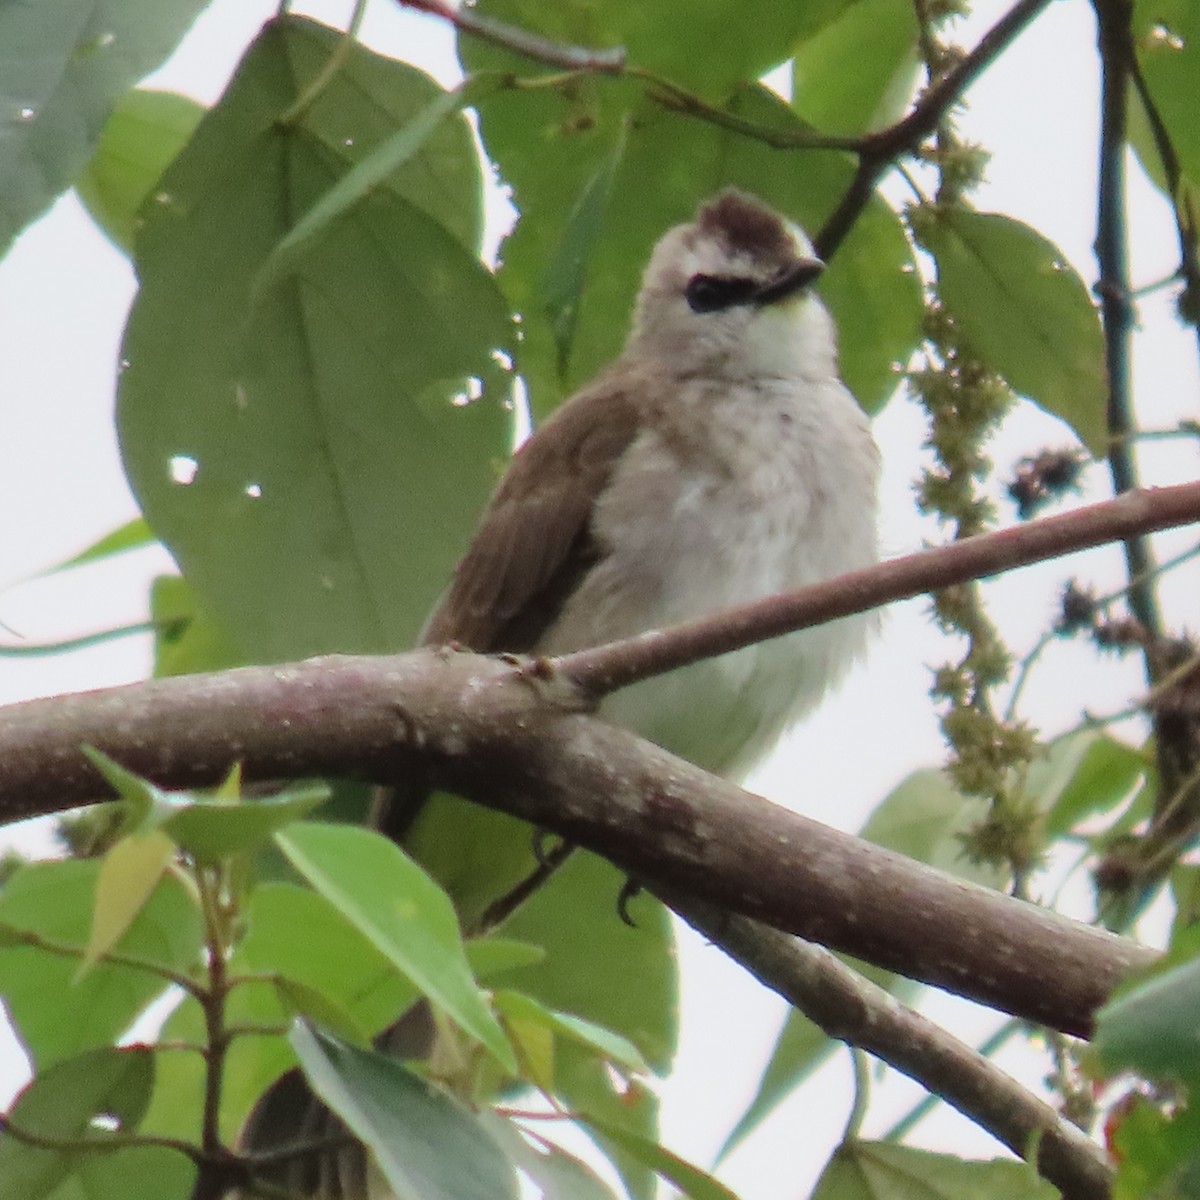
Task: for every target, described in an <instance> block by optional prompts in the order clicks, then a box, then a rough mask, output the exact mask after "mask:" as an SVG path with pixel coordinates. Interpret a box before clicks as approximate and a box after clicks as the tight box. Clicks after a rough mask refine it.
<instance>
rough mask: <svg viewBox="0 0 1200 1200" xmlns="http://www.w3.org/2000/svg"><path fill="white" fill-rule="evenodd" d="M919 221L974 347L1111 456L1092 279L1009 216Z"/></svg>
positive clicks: (920, 213) (950, 212)
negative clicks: (1086, 281)
mask: <svg viewBox="0 0 1200 1200" xmlns="http://www.w3.org/2000/svg"><path fill="white" fill-rule="evenodd" d="M913 218H914V219H913V226H914V229H915V231H916V233H917V235H918V237H919V238H920V240H921V241H922V242H923V243H924V244H925V245H926V246H927V247H928V248H929V250H930V252H931V253H932V254H933V255H934V257H935V258H936V259H937V267H938V291H939V293H940V294H941V297H942V299H943V300H944V301H945V303H946V306H947V308H949V310H950V312H951V313H952V314H953V315H954V319H955V321H956V322H957V324H958V327H959V329H960V330H961V331H962V334H963V337H964V338H965V339H966V341H967V342H968V343H969V344H970V346H971V348H972V349H973V350H974V351H975V352H976V353H977V354H978V355H979V356H980V357H981V358H983V359H984V361H985V362H987V363H988V364H989V365H990V366H991V367H993V368H994V369H995V370H996V371H998V372H999V373H1000V374H1001V375H1003V376H1004V378H1005V379H1007V380H1008V382H1009V383H1010V384H1011V385H1012V387H1013V388H1014V390H1016V391H1018V392H1020V393H1021V394H1022V395H1023V396H1028V397H1029V399H1030V400H1032V401H1033V402H1034V403H1035V404H1037V405H1038V406H1039V407H1040V408H1043V409H1045V410H1046V412H1048V413H1052V414H1053V415H1054V416H1056V417H1059V418H1060V419H1061V420H1063V421H1065V422H1066V423H1067V424H1068V425H1070V426H1071V428H1072V429H1073V430H1074V431H1075V433H1076V434H1077V435H1078V437H1079V440H1080V441H1081V442H1082V443H1083V444H1084V445H1085V446H1086V447H1087V448H1088V449H1089V450H1090V451H1091V452H1092V453H1093V454H1095V455H1102V454H1103V453H1104V452H1105V450H1106V448H1107V445H1108V432H1107V427H1106V424H1105V398H1106V396H1107V388H1106V384H1105V373H1104V334H1103V331H1102V329H1101V327H1100V317H1099V315H1098V314H1097V312H1096V308H1095V305H1094V304H1093V303H1092V300H1091V297H1090V296H1089V295H1088V290H1087V288H1086V287H1085V286H1084V283H1083V280H1082V279H1080V278H1079V276H1078V275H1077V274H1076V273H1075V271H1074V269H1073V268H1072V267H1071V266H1070V265H1069V264H1068V263H1067V262H1066V261H1065V260H1064V258H1063V257H1062V254H1061V253H1060V252H1059V250H1058V248H1057V247H1056V246H1055V245H1054V243H1053V242H1051V241H1049V240H1047V239H1046V238H1044V237H1043V236H1042V235H1041V234H1040V233H1038V232H1037V230H1035V229H1031V228H1030V227H1029V226H1028V225H1025V224H1022V223H1021V222H1020V221H1016V220H1013V218H1011V217H1005V216H1002V215H1000V214H999V213H979V212H972V211H970V210H968V209H963V208H945V209H923V210H914V214H913Z"/></svg>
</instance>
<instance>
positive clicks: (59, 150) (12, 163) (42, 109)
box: [0, 0, 206, 255]
mask: <svg viewBox="0 0 1200 1200" xmlns="http://www.w3.org/2000/svg"><path fill="white" fill-rule="evenodd" d="M205 3H206V0H160V2H158V3H154V4H145V3H143V2H142V0H38V3H36V4H21V3H9V4H3V5H0V80H3V85H2V86H3V99H2V100H0V179H2V180H4V186H3V188H0V255H3V254H4V253H5V252H6V251H7V249H8V247H9V245H10V244H11V243H12V240H13V238H14V237H16V235H17V234H18V233H19V232H20V231H21V229H22V228H23V227H24V226H25V225H26V224H28V222H29V221H31V220H33V219H34V218H35V217H37V216H40V215H41V213H42V212H44V211H45V209H47V208H48V207H49V205H50V202H51V201H52V200H53V199H54V198H55V196H57V195H58V193H59V192H61V191H62V190H63V189H64V188H65V187H67V186H69V184H70V183H71V181H72V180H73V179H74V178H75V176H76V175H77V174H78V172H79V171H80V169H81V168H82V167H83V165H84V164H85V163H86V162H87V160H88V157H89V156H90V155H91V153H92V150H93V149H94V148H95V146H96V143H97V141H98V140H99V138H100V132H101V130H102V129H103V127H104V122H105V120H106V119H107V117H108V114H109V112H110V111H111V109H112V107H113V104H114V102H115V101H116V100H117V98H118V97H119V96H121V94H122V93H123V92H124V91H125V90H126V89H127V88H128V87H130V86H131V85H132V84H134V83H136V82H137V80H138V79H140V78H141V77H142V76H143V75H145V74H147V73H148V72H150V71H152V70H153V69H154V68H155V67H157V66H158V65H159V64H160V63H161V62H163V61H164V60H165V59H166V57H167V56H168V55H169V54H170V53H171V51H172V50H174V49H175V46H176V44H177V43H178V42H179V39H180V38H181V37H183V35H184V33H186V32H187V29H188V27H189V26H190V25H191V23H192V21H193V20H195V17H196V14H197V13H199V12H200V10H201V9H202V8H204V7H205Z"/></svg>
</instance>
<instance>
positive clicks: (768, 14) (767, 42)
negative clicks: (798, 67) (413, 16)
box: [460, 0, 846, 99]
mask: <svg viewBox="0 0 1200 1200" xmlns="http://www.w3.org/2000/svg"><path fill="white" fill-rule="evenodd" d="M845 2H846V0H833V3H830V2H829V0H825V3H824V4H823V5H822V6H820V7H821V8H822V11H820V12H818V13H817V14H815V16H814V15H810V14H809V13H808V12H806V11H805V10H806V8H807V7H809V6H807V5H804V4H793V3H790V2H789V0H657V2H656V3H654V4H647V3H646V2H645V0H559V2H558V3H555V4H546V3H544V2H543V0H480V2H479V3H478V4H477V5H475V6H474V7H475V11H476V12H477V13H478V14H479V15H481V16H484V17H490V18H493V19H496V20H499V21H503V22H505V23H506V24H509V25H515V26H518V27H520V28H521V29H526V30H529V31H531V32H534V33H539V34H542V35H543V36H545V37H549V38H551V39H553V40H554V41H558V42H568V43H576V44H579V45H584V46H591V47H596V48H604V47H610V46H623V47H625V49H626V50H627V51H628V53H629V61H630V63H631V64H633V65H634V66H636V67H639V68H641V69H643V70H647V71H653V72H654V73H655V74H658V75H662V76H665V77H666V78H667V79H669V80H671V81H672V82H673V83H676V84H679V85H681V86H683V87H685V88H689V89H691V90H693V91H696V92H699V93H700V94H702V95H704V96H707V97H709V98H711V99H719V98H721V97H723V96H725V95H726V94H727V93H728V92H729V91H730V89H731V88H732V87H733V86H734V85H735V84H737V83H739V82H742V81H745V80H753V79H757V78H758V77H759V76H760V75H762V74H763V73H764V72H765V71H767V70H769V69H770V68H771V67H773V66H775V65H776V64H778V63H781V62H783V61H784V60H785V59H786V58H788V57H789V55H790V54H791V51H792V46H793V45H794V43H795V41H796V39H797V37H799V36H800V35H801V33H803V32H804V31H805V30H807V29H811V28H813V26H814V24H815V23H817V22H820V21H821V20H823V19H828V18H829V17H831V16H832V15H833V12H834V11H835V10H836V9H837V8H839V7H840V6H841V4H842V3H845ZM460 53H461V54H462V57H463V61H464V63H466V64H468V66H469V68H470V69H472V70H474V69H476V68H477V66H478V64H479V62H481V61H483V60H484V59H485V58H487V56H488V50H487V47H484V46H479V45H476V44H475V43H474V40H473V39H470V40H466V41H464V42H463V43H462V44H461V45H460ZM514 61H515V62H516V65H517V66H518V69H519V70H520V71H521V73H522V74H527V73H529V63H528V62H527V61H520V60H514Z"/></svg>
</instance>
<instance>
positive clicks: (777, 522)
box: [251, 188, 879, 1200]
mask: <svg viewBox="0 0 1200 1200" xmlns="http://www.w3.org/2000/svg"><path fill="white" fill-rule="evenodd" d="M824 269H825V267H824V264H823V263H822V262H821V260H820V259H819V258H818V257H817V256H816V254H815V253H814V250H813V247H812V244H811V242H810V241H809V240H808V238H807V236H806V235H805V234H804V233H803V231H802V230H800V229H799V228H798V227H797V226H796V225H795V224H793V223H792V222H791V221H790V220H788V219H787V218H786V217H785V216H783V215H782V214H780V213H779V212H777V211H776V210H775V209H773V208H772V207H770V206H769V205H767V204H766V203H764V202H763V201H762V200H760V199H758V198H757V197H755V196H752V195H750V194H749V193H747V192H744V191H741V190H738V189H734V188H727V189H725V190H723V191H721V192H719V193H718V194H717V195H716V196H714V197H712V198H711V199H709V200H707V201H706V202H704V203H702V204H701V205H700V207H699V209H698V210H697V211H696V213H695V215H694V217H693V218H692V219H691V220H690V221H688V222H686V223H683V224H680V225H677V226H675V227H673V228H671V229H670V230H668V231H667V232H666V233H665V234H664V235H663V236H662V237H661V239H660V240H659V242H658V243H657V245H656V246H655V248H654V250H653V252H652V254H651V256H650V259H649V263H648V265H647V267H646V269H645V273H644V276H643V279H642V284H641V288H640V290H639V292H638V295H637V299H636V302H635V305H634V312H633V319H632V328H631V331H630V334H629V337H628V340H627V342H626V344H625V347H624V349H623V351H622V352H621V354H620V355H619V356H618V357H617V358H616V359H615V360H614V361H613V362H612V363H611V364H610V365H609V366H608V367H606V368H604V369H603V370H602V371H601V372H600V373H599V374H598V375H597V376H596V377H595V378H594V379H593V380H592V381H591V382H590V383H588V384H586V385H584V386H583V387H582V388H581V389H580V390H579V391H578V392H576V393H575V394H574V395H573V396H571V397H570V398H569V399H568V400H566V401H565V402H564V403H563V404H562V405H561V406H560V407H559V408H558V409H557V410H556V411H555V412H554V414H553V415H552V416H551V417H550V418H549V419H548V420H547V421H546V422H545V423H544V424H543V425H542V426H541V427H540V428H538V429H537V430H536V432H534V433H533V434H532V436H530V437H529V438H528V439H527V440H526V441H525V442H524V443H523V444H522V445H521V446H520V447H519V448H518V450H517V451H516V453H515V454H514V456H513V458H512V460H511V462H510V464H509V466H508V468H507V470H506V471H505V473H504V475H503V476H502V478H501V480H500V482H499V484H498V486H497V487H496V490H495V492H494V494H493V495H492V498H491V500H490V501H489V503H488V504H487V506H486V508H485V510H484V512H483V514H482V516H481V518H480V520H479V523H478V526H477V528H476V530H475V532H474V535H473V537H472V538H471V540H470V543H469V545H468V547H467V550H466V553H465V554H464V555H463V557H462V558H461V560H460V561H459V563H458V566H457V568H456V569H455V571H454V573H453V576H452V578H451V580H450V582H449V585H448V586H447V588H446V590H445V591H444V593H443V595H442V597H441V599H440V600H439V601H438V602H437V604H436V606H435V608H434V610H433V612H432V614H431V615H430V617H429V619H428V621H427V623H426V626H425V629H424V631H423V632H422V635H421V638H420V641H421V642H422V643H423V644H425V645H430V646H443V645H453V646H456V647H461V648H464V649H469V650H473V651H476V652H480V653H500V652H505V653H512V654H531V655H537V656H552V655H556V654H562V653H566V652H568V651H574V650H580V649H585V648H588V647H592V646H596V645H600V644H602V643H606V642H611V641H615V640H617V639H620V638H625V637H630V636H634V635H637V634H641V633H644V632H646V631H648V630H652V629H658V628H662V627H664V626H667V625H671V624H675V623H677V622H680V621H684V620H687V619H689V618H693V617H700V616H704V615H708V614H711V613H715V612H718V611H720V610H721V609H724V608H728V607H731V606H733V605H737V604H742V603H746V602H749V601H753V600H756V599H759V598H762V597H766V596H769V595H772V594H775V593H777V592H781V591H785V590H788V589H792V588H798V587H803V586H805V585H807V584H812V583H816V582H818V581H821V580H824V579H828V578H831V577H833V576H837V575H839V574H843V573H845V572H847V571H851V570H854V569H856V568H860V567H866V566H869V565H871V564H872V563H874V562H875V561H877V558H878V550H877V532H876V528H877V512H876V509H877V499H876V496H877V482H878V474H879V453H878V450H877V448H876V445H875V441H874V439H873V437H872V433H871V428H870V422H869V420H868V418H867V416H866V414H865V413H864V412H863V410H862V408H861V407H860V406H859V404H858V403H857V401H856V400H855V399H854V397H853V396H852V395H851V393H850V392H849V390H848V389H847V388H846V386H845V384H844V383H843V382H842V381H841V379H840V377H839V373H838V362H837V347H836V338H835V333H834V327H833V323H832V320H831V318H830V316H829V314H828V312H827V311H826V309H825V307H824V305H823V304H822V302H821V300H820V298H819V296H818V295H817V292H816V290H815V285H816V283H817V281H818V280H819V278H820V277H821V275H822V273H823V271H824ZM870 628H871V618H870V617H868V616H861V615H860V616H853V617H848V618H844V619H842V620H839V621H835V622H832V623H830V624H827V625H823V626H820V627H818V628H814V629H808V630H803V631H799V632H795V633H790V634H786V635H784V636H782V637H780V638H777V639H774V640H772V641H770V642H767V643H762V644H758V645H752V646H748V647H746V648H744V649H741V650H737V651H734V652H731V653H728V654H723V655H721V656H719V657H716V658H713V659H710V660H705V661H701V662H697V663H694V664H692V665H690V666H686V667H683V668H680V669H678V670H676V671H673V672H671V673H669V674H666V675H663V676H659V677H655V678H651V679H647V680H644V681H642V682H639V683H636V684H633V685H631V686H629V687H626V688H623V689H620V690H618V691H616V692H613V693H611V694H609V695H607V696H605V697H604V698H603V699H602V700H601V702H600V704H599V707H598V710H597V714H596V715H597V716H598V717H599V718H600V719H601V720H607V721H610V722H613V723H615V724H617V725H621V726H624V727H626V728H628V729H631V730H633V731H634V732H636V733H638V734H640V735H641V736H643V737H645V738H648V739H649V740H650V741H652V742H655V743H657V744H658V745H660V746H662V747H663V748H664V749H666V750H669V751H671V752H672V753H674V754H677V755H679V756H681V757H683V758H686V759H689V760H690V761H692V762H693V763H695V764H696V765H698V766H701V767H703V768H705V769H706V770H709V771H712V772H715V773H717V774H720V775H723V776H725V777H727V778H729V779H732V780H735V781H739V780H741V779H743V778H744V777H745V775H746V774H747V773H748V772H749V771H750V770H752V769H753V768H754V766H756V765H757V764H758V763H759V762H760V761H761V760H762V758H763V757H764V756H765V755H766V754H767V753H768V752H769V751H770V750H771V748H772V747H773V746H774V745H775V744H776V742H777V741H778V739H779V738H780V736H781V735H782V733H783V732H784V731H785V730H786V729H787V728H788V727H789V726H790V725H791V724H793V723H794V722H795V721H797V720H798V719H799V718H801V717H802V716H804V715H805V714H806V713H808V712H810V711H811V710H812V709H813V708H815V707H816V705H817V704H818V703H819V701H820V700H821V698H822V697H823V696H824V695H825V693H826V692H827V691H828V690H829V688H830V687H831V686H832V685H834V684H835V683H836V682H837V681H838V680H839V679H840V678H841V677H842V676H843V675H844V673H845V672H846V670H847V669H848V667H849V666H850V664H851V663H852V662H853V661H854V659H855V658H856V656H858V655H859V654H860V653H861V652H862V650H863V648H864V646H865V644H866V642H867V639H868V635H869V632H870ZM414 798H415V799H414ZM423 803H424V792H423V789H421V788H420V787H419V786H418V787H417V788H415V789H414V790H413V794H412V796H410V797H409V798H408V799H407V800H404V801H395V800H393V801H392V803H391V806H390V808H389V807H388V806H385V807H384V809H383V810H381V811H380V812H379V813H378V814H377V818H376V821H377V825H378V826H379V827H380V828H382V829H383V830H384V831H385V832H387V833H388V834H389V836H392V837H395V838H397V839H398V840H400V839H403V837H404V835H405V832H406V831H407V829H408V828H409V827H410V826H411V822H412V820H413V817H414V812H413V811H412V810H413V809H414V808H416V809H419V808H420V807H421V805H422V804H423ZM406 809H407V811H403V810H406ZM419 1012H420V1010H419V1008H418V1010H414V1013H410V1019H413V1018H414V1014H415V1019H416V1020H417V1021H418V1022H419V1021H420V1016H419ZM396 1041H397V1039H396V1038H395V1037H394V1036H393V1037H391V1038H390V1042H391V1044H392V1045H393V1047H394V1045H395V1044H396ZM287 1080H288V1077H285V1081H287ZM281 1082H283V1081H281ZM297 1088H298V1083H297V1079H296V1078H294V1077H293V1078H292V1079H291V1080H290V1082H288V1083H287V1084H286V1086H285V1087H284V1088H283V1089H282V1090H277V1091H276V1093H275V1095H274V1097H273V1098H272V1097H271V1093H268V1098H269V1099H268V1103H267V1105H266V1106H265V1107H264V1109H263V1114H264V1115H265V1116H267V1117H269V1118H270V1120H269V1121H268V1120H266V1119H263V1118H262V1117H261V1116H260V1119H259V1121H258V1122H257V1126H258V1128H259V1130H260V1132H261V1133H264V1134H267V1137H266V1139H265V1140H266V1141H268V1142H269V1141H270V1140H271V1137H270V1135H269V1133H268V1126H277V1127H279V1128H281V1129H284V1130H287V1132H288V1133H289V1134H290V1136H291V1137H294V1136H295V1134H296V1131H297V1128H298V1125H297V1123H296V1122H295V1121H294V1120H293V1118H292V1116H291V1115H290V1114H292V1113H293V1112H294V1109H295V1106H296V1104H297V1103H298V1100H297V1097H298V1095H299V1094H300V1093H299V1091H298V1090H297ZM314 1121H315V1118H314V1117H313V1115H312V1112H311V1111H310V1113H309V1115H308V1117H307V1118H306V1123H305V1124H304V1125H303V1126H302V1127H303V1128H305V1129H307V1130H309V1131H310V1132H311V1131H313V1130H316V1129H322V1128H325V1127H326V1126H324V1125H322V1124H321V1123H320V1122H319V1121H316V1123H314ZM251 1125H252V1127H253V1126H254V1125H255V1122H254V1121H253V1120H252V1122H251ZM251 1141H252V1143H253V1142H257V1143H258V1144H259V1146H260V1147H261V1146H262V1144H263V1141H264V1139H263V1138H259V1137H255V1138H252V1139H251ZM310 1166H311V1164H310ZM305 1170H306V1171H309V1168H305ZM367 1176H368V1172H366V1171H365V1162H363V1161H357V1162H355V1161H351V1160H349V1159H348V1158H347V1156H346V1155H345V1154H343V1155H342V1156H341V1159H340V1161H339V1162H338V1163H337V1164H335V1165H334V1166H333V1167H331V1168H327V1169H326V1170H325V1173H324V1175H322V1176H321V1178H322V1179H323V1180H324V1186H325V1190H324V1191H321V1192H320V1194H321V1195H322V1196H324V1195H337V1196H339V1197H346V1198H349V1197H353V1198H354V1200H358V1196H359V1195H360V1194H362V1195H365V1191H366V1179H367ZM313 1179H314V1176H313V1175H312V1174H311V1171H310V1172H309V1174H307V1175H306V1176H304V1177H303V1178H301V1177H300V1176H299V1175H298V1173H297V1172H296V1171H293V1172H291V1173H290V1174H289V1177H288V1183H289V1185H290V1186H292V1187H294V1188H296V1189H297V1190H300V1191H302V1192H303V1191H308V1192H312V1188H313V1186H314V1185H313ZM333 1181H336V1182H337V1186H336V1187H335V1186H332V1183H333ZM314 1194H315V1193H314Z"/></svg>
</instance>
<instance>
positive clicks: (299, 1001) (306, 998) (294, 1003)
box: [275, 979, 371, 1050]
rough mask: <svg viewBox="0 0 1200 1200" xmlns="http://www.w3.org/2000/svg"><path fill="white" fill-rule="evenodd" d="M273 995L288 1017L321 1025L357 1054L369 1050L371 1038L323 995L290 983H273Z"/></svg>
mask: <svg viewBox="0 0 1200 1200" xmlns="http://www.w3.org/2000/svg"><path fill="white" fill-rule="evenodd" d="M275 992H276V994H277V995H278V996H279V999H280V1002H281V1003H282V1004H283V1007H284V1010H285V1011H286V1012H287V1013H288V1014H289V1015H290V1016H292V1017H304V1018H305V1019H306V1020H308V1021H312V1022H314V1023H316V1024H320V1025H324V1026H325V1027H326V1028H328V1029H329V1030H330V1031H331V1032H333V1033H336V1034H337V1035H338V1037H340V1038H342V1039H344V1040H345V1041H347V1042H349V1043H350V1044H351V1045H353V1046H357V1047H358V1048H359V1049H360V1050H367V1049H369V1048H370V1045H371V1035H370V1034H369V1033H367V1031H366V1030H365V1029H364V1028H363V1027H362V1026H361V1025H360V1024H359V1023H358V1022H357V1021H356V1020H355V1019H354V1017H353V1016H352V1015H351V1014H350V1012H349V1011H347V1010H346V1009H345V1008H343V1007H342V1005H340V1004H338V1003H337V1002H336V1001H335V1000H331V999H330V998H329V997H328V996H327V995H325V993H324V992H319V991H317V989H316V988H313V987H309V986H308V985H307V984H304V983H297V982H296V981H295V980H292V979H277V980H275Z"/></svg>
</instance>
